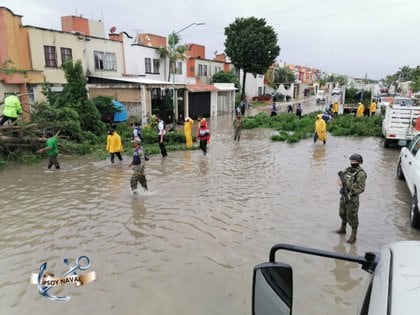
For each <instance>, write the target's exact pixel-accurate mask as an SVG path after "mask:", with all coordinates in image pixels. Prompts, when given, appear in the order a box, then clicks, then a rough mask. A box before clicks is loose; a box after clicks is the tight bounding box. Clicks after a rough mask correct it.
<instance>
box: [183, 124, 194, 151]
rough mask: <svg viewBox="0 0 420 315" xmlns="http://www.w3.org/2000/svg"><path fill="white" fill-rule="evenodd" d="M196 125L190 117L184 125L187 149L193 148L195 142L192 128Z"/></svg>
mask: <svg viewBox="0 0 420 315" xmlns="http://www.w3.org/2000/svg"><path fill="white" fill-rule="evenodd" d="M193 124H194V120H192V119H191V118H190V117H187V118H185V123H184V135H185V144H186V145H187V148H192V146H193V141H192V126H193Z"/></svg>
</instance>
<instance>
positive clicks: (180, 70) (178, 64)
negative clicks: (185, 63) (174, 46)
mask: <svg viewBox="0 0 420 315" xmlns="http://www.w3.org/2000/svg"><path fill="white" fill-rule="evenodd" d="M175 71H176V73H177V74H182V62H180V61H178V62H177V63H176V68H175Z"/></svg>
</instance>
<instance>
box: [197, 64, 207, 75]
mask: <svg viewBox="0 0 420 315" xmlns="http://www.w3.org/2000/svg"><path fill="white" fill-rule="evenodd" d="M198 76H199V77H205V76H207V65H198Z"/></svg>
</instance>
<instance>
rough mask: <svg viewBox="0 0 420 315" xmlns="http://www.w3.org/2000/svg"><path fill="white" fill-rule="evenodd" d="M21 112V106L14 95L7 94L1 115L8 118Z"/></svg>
mask: <svg viewBox="0 0 420 315" xmlns="http://www.w3.org/2000/svg"><path fill="white" fill-rule="evenodd" d="M20 114H22V106H21V104H20V101H19V98H18V97H17V96H16V95H9V96H7V97H6V98H5V99H4V109H3V115H4V116H7V117H10V118H17V117H18V115H20Z"/></svg>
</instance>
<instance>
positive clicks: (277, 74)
mask: <svg viewBox="0 0 420 315" xmlns="http://www.w3.org/2000/svg"><path fill="white" fill-rule="evenodd" d="M295 80H296V76H295V74H294V73H293V71H292V70H290V69H289V68H278V69H276V70H275V71H274V82H273V83H274V85H275V89H276V90H277V88H278V87H279V85H280V84H290V83H293V82H295Z"/></svg>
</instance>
